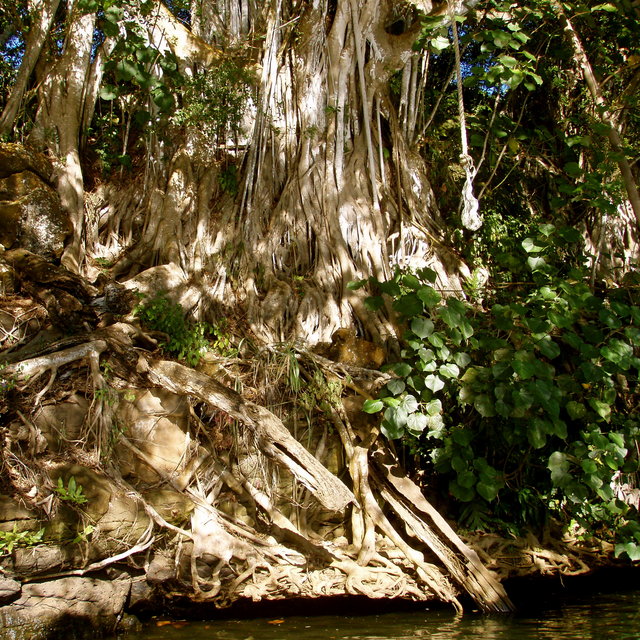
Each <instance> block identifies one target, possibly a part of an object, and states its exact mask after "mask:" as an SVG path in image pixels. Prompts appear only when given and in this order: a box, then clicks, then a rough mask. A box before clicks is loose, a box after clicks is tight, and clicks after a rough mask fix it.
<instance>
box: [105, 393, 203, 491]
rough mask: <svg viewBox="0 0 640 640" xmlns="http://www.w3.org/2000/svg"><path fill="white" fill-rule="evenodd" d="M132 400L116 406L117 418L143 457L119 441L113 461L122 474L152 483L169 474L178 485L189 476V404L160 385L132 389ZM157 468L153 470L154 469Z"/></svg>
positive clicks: (182, 483)
mask: <svg viewBox="0 0 640 640" xmlns="http://www.w3.org/2000/svg"><path fill="white" fill-rule="evenodd" d="M132 393H133V394H135V399H134V400H133V402H123V403H121V404H120V406H119V407H118V413H117V419H118V421H119V423H120V424H126V425H128V426H129V429H128V432H127V437H128V438H129V440H131V442H134V443H135V444H136V446H137V447H138V448H139V449H140V451H142V453H143V454H145V456H146V457H147V461H148V462H144V461H142V460H140V459H139V458H138V457H137V456H135V455H133V454H132V453H131V451H130V450H129V449H127V448H126V447H124V446H123V445H117V446H116V450H117V452H118V457H117V461H118V464H119V466H120V471H121V472H122V475H123V476H124V477H126V476H130V475H132V476H134V477H135V478H136V479H137V481H141V482H146V483H148V484H153V483H156V482H158V481H159V480H160V479H163V478H166V477H172V478H173V479H174V482H175V483H176V485H177V486H178V487H181V486H184V485H185V484H186V483H187V482H188V479H189V477H190V471H189V469H188V467H187V464H186V463H187V462H188V461H189V459H190V457H191V456H190V455H189V454H190V450H189V448H190V445H191V443H192V440H191V438H190V436H189V430H188V425H189V405H188V403H187V402H186V401H185V399H184V398H183V397H181V396H178V395H176V394H174V393H171V392H169V391H165V390H163V389H145V390H142V391H134V392H132ZM156 471H157V473H156Z"/></svg>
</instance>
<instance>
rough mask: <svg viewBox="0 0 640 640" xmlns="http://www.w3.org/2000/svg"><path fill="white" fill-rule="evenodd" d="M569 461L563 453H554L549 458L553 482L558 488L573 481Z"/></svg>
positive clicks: (548, 466)
mask: <svg viewBox="0 0 640 640" xmlns="http://www.w3.org/2000/svg"><path fill="white" fill-rule="evenodd" d="M569 467H570V465H569V460H568V458H567V455H566V454H565V453H563V452H562V451H554V452H553V453H552V454H551V455H550V456H549V463H548V465H547V468H548V469H549V471H551V481H552V482H553V484H554V485H556V486H558V487H562V486H566V485H567V484H568V483H569V482H570V481H571V474H570V473H569Z"/></svg>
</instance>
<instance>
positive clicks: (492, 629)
mask: <svg viewBox="0 0 640 640" xmlns="http://www.w3.org/2000/svg"><path fill="white" fill-rule="evenodd" d="M638 586H639V587H640V584H639V585H638ZM421 638H425V639H426V638H428V639H429V640H451V639H456V640H458V639H469V638H474V639H480V638H482V640H543V639H549V640H603V639H607V638H611V639H615V640H630V639H634V640H638V639H640V591H627V592H624V593H608V594H600V595H598V594H596V595H593V596H590V597H582V598H581V599H580V600H574V601H572V602H566V601H565V603H564V604H562V605H559V606H556V607H554V608H547V609H545V610H543V611H538V612H537V613H535V614H526V613H520V614H518V615H511V616H483V615H479V614H467V615H465V616H456V615H454V614H452V613H451V612H450V611H448V610H444V611H442V610H440V611H428V610H424V611H412V612H410V613H406V612H404V613H383V614H379V615H376V613H375V603H373V604H372V605H371V613H370V614H369V615H358V616H350V615H340V616H321V615H318V616H304V617H303V616H290V617H289V616H283V617H271V618H259V619H246V620H217V621H203V622H185V621H176V620H173V621H171V620H164V619H153V620H150V621H148V623H147V624H146V626H145V629H144V631H142V632H141V633H139V634H135V635H133V636H127V640H214V639H216V640H218V639H219V640H418V639H421Z"/></svg>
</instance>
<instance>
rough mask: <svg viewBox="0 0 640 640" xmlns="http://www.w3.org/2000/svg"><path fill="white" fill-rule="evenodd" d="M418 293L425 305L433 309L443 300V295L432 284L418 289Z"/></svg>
mask: <svg viewBox="0 0 640 640" xmlns="http://www.w3.org/2000/svg"><path fill="white" fill-rule="evenodd" d="M416 295H417V296H418V298H420V300H422V302H424V306H425V307H427V309H432V308H433V307H435V306H436V305H437V304H438V303H439V302H440V300H442V296H441V295H440V294H439V293H438V292H437V291H436V290H435V289H434V288H433V287H430V286H426V287H422V288H421V289H418V291H417V293H416Z"/></svg>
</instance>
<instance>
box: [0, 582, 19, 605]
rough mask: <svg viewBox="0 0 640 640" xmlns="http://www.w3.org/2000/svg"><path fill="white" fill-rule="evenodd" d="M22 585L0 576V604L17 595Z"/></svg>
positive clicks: (9, 600) (13, 598)
mask: <svg viewBox="0 0 640 640" xmlns="http://www.w3.org/2000/svg"><path fill="white" fill-rule="evenodd" d="M21 589H22V585H21V584H20V583H19V582H18V581H17V580H12V579H11V578H0V604H6V603H7V602H11V601H12V600H15V599H16V598H18V597H19V595H20V591H21Z"/></svg>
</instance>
